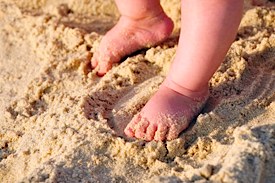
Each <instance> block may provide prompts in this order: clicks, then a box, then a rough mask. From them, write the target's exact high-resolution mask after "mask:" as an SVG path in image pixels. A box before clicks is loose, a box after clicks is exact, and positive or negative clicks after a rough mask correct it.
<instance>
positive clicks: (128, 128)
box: [124, 114, 141, 137]
mask: <svg viewBox="0 0 275 183" xmlns="http://www.w3.org/2000/svg"><path fill="white" fill-rule="evenodd" d="M140 119H141V116H140V114H137V115H135V116H134V118H133V119H132V120H131V121H130V123H129V124H128V125H127V126H126V128H125V129H124V133H125V134H126V135H127V136H128V137H134V136H135V127H136V125H137V124H138V122H139V121H140Z"/></svg>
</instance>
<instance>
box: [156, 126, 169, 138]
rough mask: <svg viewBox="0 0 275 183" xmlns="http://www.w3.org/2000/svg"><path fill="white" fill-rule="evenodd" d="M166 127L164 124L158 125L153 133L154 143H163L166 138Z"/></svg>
mask: <svg viewBox="0 0 275 183" xmlns="http://www.w3.org/2000/svg"><path fill="white" fill-rule="evenodd" d="M167 131H168V127H167V126H166V125H164V124H162V123H161V124H158V126H157V131H156V133H155V136H154V139H155V140H156V141H163V140H165V138H166V134H167Z"/></svg>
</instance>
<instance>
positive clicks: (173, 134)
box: [167, 125, 181, 140]
mask: <svg viewBox="0 0 275 183" xmlns="http://www.w3.org/2000/svg"><path fill="white" fill-rule="evenodd" d="M180 132H181V130H180V128H179V127H178V126H176V125H173V126H171V127H170V129H169V130H168V133H167V140H174V139H176V138H177V137H178V136H179V134H180Z"/></svg>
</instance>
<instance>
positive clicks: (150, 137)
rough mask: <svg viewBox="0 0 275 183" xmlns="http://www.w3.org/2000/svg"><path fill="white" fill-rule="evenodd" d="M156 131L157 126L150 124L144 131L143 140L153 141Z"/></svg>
mask: <svg viewBox="0 0 275 183" xmlns="http://www.w3.org/2000/svg"><path fill="white" fill-rule="evenodd" d="M156 131H157V125H156V124H154V123H152V124H150V125H149V126H148V128H147V130H146V136H145V140H146V141H152V140H153V139H154V136H155V133H156Z"/></svg>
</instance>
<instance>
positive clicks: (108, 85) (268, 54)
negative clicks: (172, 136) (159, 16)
mask: <svg viewBox="0 0 275 183" xmlns="http://www.w3.org/2000/svg"><path fill="white" fill-rule="evenodd" d="M257 2H258V3H259V4H262V5H263V6H260V7H254V6H252V5H250V4H249V3H248V2H247V1H246V11H245V12H244V18H243V20H242V23H241V26H240V28H239V32H238V35H237V38H236V40H235V42H234V43H233V45H232V46H231V48H230V50H229V52H228V54H227V56H226V59H225V60H224V62H223V64H222V65H221V67H220V68H219V70H218V71H217V72H216V73H215V75H214V76H213V78H212V79H211V82H210V86H211V97H210V99H209V101H208V103H207V106H206V107H205V109H204V111H203V112H202V114H200V115H199V116H198V118H197V119H196V120H194V124H193V126H192V127H191V128H190V129H188V130H187V131H186V132H185V133H183V134H182V135H181V136H180V138H178V139H176V140H173V141H170V142H164V143H162V142H150V143H145V142H143V141H139V140H129V139H125V138H124V137H123V133H122V131H121V130H120V127H123V126H125V125H126V124H127V123H128V122H129V120H130V119H131V118H132V117H133V115H134V114H136V113H137V112H138V111H139V110H140V109H141V108H142V107H143V105H144V104H145V103H146V102H147V101H148V99H149V98H150V96H151V95H152V94H153V93H154V92H155V91H156V90H157V89H158V86H159V84H160V83H161V82H162V81H163V79H164V77H165V75H166V73H167V70H168V68H169V65H170V62H171V59H172V58H173V56H174V53H175V50H176V47H177V39H178V31H179V28H180V27H179V25H180V23H179V21H180V20H179V19H180V16H179V15H180V4H179V0H173V1H168V0H163V1H162V4H163V6H164V7H165V10H166V11H167V13H168V14H169V15H170V16H171V17H172V18H173V20H174V21H175V24H176V28H175V31H174V34H173V36H172V37H171V39H169V40H167V41H166V42H165V43H163V44H161V45H159V46H156V47H152V48H150V49H147V50H141V51H139V52H137V53H135V54H133V55H131V56H129V57H128V58H127V59H126V60H125V61H123V63H121V64H120V65H117V66H116V67H114V68H113V69H112V70H111V71H110V72H109V73H107V74H106V75H105V76H104V77H103V78H98V77H97V76H96V74H95V71H91V72H90V69H89V60H90V58H91V56H92V54H93V52H94V49H95V48H96V47H97V46H98V43H99V41H100V39H101V37H102V35H103V34H105V33H106V31H107V30H108V29H110V28H111V27H112V26H113V25H114V24H115V22H116V20H117V17H118V13H117V11H116V8H115V6H114V4H113V1H106V0H105V1H103V0H100V1H95V0H89V1H85V0H81V1H79V0H78V1H76V0H69V1H62V0H57V1H53V0H33V1H30V0H28V1H7V0H0V49H1V52H0V70H1V72H0V182H5V183H6V182H7V183H10V182H208V181H210V182H275V176H274V172H275V158H274V156H275V102H274V100H275V69H274V68H275V31H274V30H275V22H274V19H275V11H274V10H275V9H274V4H272V3H271V2H268V1H257Z"/></svg>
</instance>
